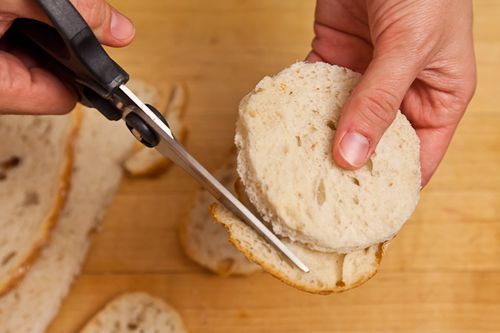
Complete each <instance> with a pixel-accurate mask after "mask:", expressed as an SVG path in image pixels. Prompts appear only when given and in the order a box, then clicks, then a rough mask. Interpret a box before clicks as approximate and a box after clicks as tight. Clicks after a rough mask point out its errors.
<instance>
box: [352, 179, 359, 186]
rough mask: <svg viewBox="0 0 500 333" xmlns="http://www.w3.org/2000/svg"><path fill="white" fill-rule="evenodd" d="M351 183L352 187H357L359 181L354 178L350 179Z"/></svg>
mask: <svg viewBox="0 0 500 333" xmlns="http://www.w3.org/2000/svg"><path fill="white" fill-rule="evenodd" d="M351 181H352V183H353V184H354V185H356V186H359V179H358V178H356V177H351Z"/></svg>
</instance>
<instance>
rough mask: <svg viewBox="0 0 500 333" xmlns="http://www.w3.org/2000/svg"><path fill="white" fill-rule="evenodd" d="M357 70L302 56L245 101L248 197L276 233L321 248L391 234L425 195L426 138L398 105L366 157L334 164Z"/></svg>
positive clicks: (241, 135) (242, 155) (241, 168)
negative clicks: (352, 167)
mask: <svg viewBox="0 0 500 333" xmlns="http://www.w3.org/2000/svg"><path fill="white" fill-rule="evenodd" d="M359 77H360V75H359V74H357V73H355V72H352V71H350V70H348V69H346V68H341V67H338V66H334V65H329V64H326V63H321V62H318V63H313V64H311V63H304V62H300V63H296V64H294V65H292V66H291V67H289V68H286V69H284V70H283V71H281V72H280V73H278V74H277V75H276V76H274V77H265V78H264V79H263V80H262V81H260V82H259V83H258V84H257V86H256V88H255V89H254V90H253V91H252V92H251V93H250V94H248V95H247V96H246V97H245V98H244V99H243V100H242V102H241V104H240V108H239V119H238V122H237V129H236V136H235V142H236V145H237V148H238V173H239V175H240V177H241V179H242V182H243V184H244V186H245V190H246V192H247V195H248V197H249V199H250V201H251V202H252V203H253V204H254V206H255V207H256V208H257V210H258V211H259V213H260V214H261V215H262V218H263V219H264V220H265V221H266V222H268V223H271V224H272V227H273V230H274V231H275V232H276V233H277V234H279V235H281V236H284V237H287V238H289V239H291V240H294V241H296V242H300V243H302V244H306V245H307V246H308V247H310V248H311V249H316V250H321V251H323V252H342V253H346V252H351V251H354V250H360V249H363V248H366V247H369V246H371V245H374V244H378V243H382V242H384V241H387V240H389V239H391V238H392V237H393V236H394V235H395V234H396V233H397V232H398V231H399V230H400V228H401V227H402V225H403V224H404V223H405V222H406V220H407V219H408V218H409V217H410V215H411V214H412V212H413V210H414V208H415V206H416V204H417V202H418V198H419V191H420V166H419V140H418V137H417V135H416V133H415V130H414V129H413V128H412V126H411V125H410V123H409V122H408V120H407V119H406V118H405V116H403V115H402V114H401V113H400V112H398V114H397V116H396V118H395V121H394V123H393V124H392V125H391V126H390V127H389V129H388V130H387V131H386V133H385V134H384V136H383V137H382V139H381V140H380V143H379V144H378V146H377V148H376V150H375V153H374V154H373V156H372V158H371V159H370V161H369V162H368V163H367V165H366V166H364V167H363V168H361V169H359V170H357V171H347V170H343V169H341V168H339V167H337V166H336V165H335V164H334V163H333V158H332V154H331V151H332V139H333V136H334V133H335V129H336V123H337V120H338V118H339V113H340V110H341V108H342V105H343V104H344V102H345V101H346V99H347V98H348V97H349V95H350V93H351V91H352V89H354V87H355V86H356V84H357V82H358V81H359Z"/></svg>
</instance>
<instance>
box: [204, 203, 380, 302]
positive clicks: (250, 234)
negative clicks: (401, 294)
mask: <svg viewBox="0 0 500 333" xmlns="http://www.w3.org/2000/svg"><path fill="white" fill-rule="evenodd" d="M211 211H212V217H213V219H214V220H215V221H216V222H218V223H220V224H222V225H223V226H224V227H226V229H227V231H228V232H229V240H230V241H231V243H232V244H233V245H234V246H235V247H236V248H237V249H238V250H240V251H241V252H242V253H244V254H245V256H246V257H247V258H248V259H250V260H251V261H253V262H255V263H257V264H259V265H260V266H262V268H263V269H264V270H265V271H266V272H268V273H270V274H271V275H273V276H274V277H276V278H278V279H280V280H281V281H283V282H285V283H287V284H288V285H290V286H292V287H295V288H297V289H300V290H303V291H307V292H310V293H315V294H330V293H337V292H341V291H345V290H348V289H351V288H354V287H357V286H359V285H361V284H363V283H364V282H366V281H367V280H368V279H370V278H371V277H372V276H373V275H375V273H376V272H377V269H378V267H379V264H380V261H381V259H382V255H383V253H384V251H385V249H386V246H387V245H386V244H387V243H384V244H376V245H372V246H370V247H368V248H366V249H362V250H358V251H354V252H351V253H348V254H343V253H335V252H333V253H325V252H318V251H315V250H311V249H309V248H307V247H305V246H302V245H300V244H297V243H293V242H291V241H289V240H286V239H282V242H283V243H284V244H285V245H286V246H287V247H288V248H289V249H290V250H291V251H292V252H293V253H294V254H295V255H297V256H298V257H299V258H300V259H301V260H302V261H303V262H304V263H305V264H306V265H307V266H308V267H309V269H310V272H309V273H304V272H303V271H301V270H300V269H299V268H297V267H295V266H292V265H291V264H290V263H289V262H288V261H287V260H286V259H285V258H284V257H283V256H281V254H280V253H278V251H276V249H275V248H274V247H272V246H271V245H270V244H268V243H267V242H266V241H265V240H264V239H263V238H262V237H260V236H259V235H257V233H256V232H255V231H254V230H253V229H252V228H250V227H249V226H247V225H246V224H245V223H244V222H242V221H241V220H239V219H238V218H237V217H235V216H234V215H233V214H232V213H231V212H229V211H228V210H227V209H225V208H224V207H222V206H221V205H219V204H218V203H215V204H213V205H212V206H211Z"/></svg>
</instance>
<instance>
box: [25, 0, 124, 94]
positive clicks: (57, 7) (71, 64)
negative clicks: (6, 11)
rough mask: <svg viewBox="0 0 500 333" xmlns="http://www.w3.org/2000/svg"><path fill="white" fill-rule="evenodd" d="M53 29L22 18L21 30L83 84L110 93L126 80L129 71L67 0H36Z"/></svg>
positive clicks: (102, 92)
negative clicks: (98, 38)
mask: <svg viewBox="0 0 500 333" xmlns="http://www.w3.org/2000/svg"><path fill="white" fill-rule="evenodd" d="M37 2H38V4H39V5H40V7H41V8H42V9H43V11H44V12H45V14H46V15H47V16H48V18H49V19H50V21H51V22H52V24H53V25H54V27H55V29H54V28H52V27H49V26H46V25H43V23H40V22H34V21H31V22H30V23H28V22H26V21H24V22H23V25H24V27H23V32H24V33H25V34H26V35H27V36H28V37H30V38H31V39H32V40H33V41H34V42H35V43H37V44H38V46H39V47H40V48H42V49H44V50H45V52H47V53H49V54H50V55H51V56H52V57H53V58H55V59H56V60H57V61H59V62H60V63H61V64H63V65H64V66H65V67H67V68H69V69H71V70H72V71H74V72H75V74H76V76H77V77H78V79H79V80H81V81H83V84H87V85H90V86H91V87H90V88H92V89H94V91H96V92H97V93H99V95H102V96H109V95H110V94H111V92H112V91H114V90H115V89H116V88H117V87H118V86H120V85H121V84H123V83H125V82H127V81H128V74H127V72H125V71H124V70H123V69H122V68H121V67H120V66H118V65H117V64H116V63H115V62H114V61H113V59H111V58H110V57H109V56H108V54H107V53H106V51H105V50H104V48H103V47H102V46H101V44H100V43H99V41H98V40H97V38H96V37H95V35H94V33H93V32H92V30H91V29H90V27H89V26H88V24H87V23H86V22H85V20H84V19H83V18H82V16H81V15H80V13H78V11H77V10H76V9H75V7H73V5H72V4H71V2H70V1H69V0H37Z"/></svg>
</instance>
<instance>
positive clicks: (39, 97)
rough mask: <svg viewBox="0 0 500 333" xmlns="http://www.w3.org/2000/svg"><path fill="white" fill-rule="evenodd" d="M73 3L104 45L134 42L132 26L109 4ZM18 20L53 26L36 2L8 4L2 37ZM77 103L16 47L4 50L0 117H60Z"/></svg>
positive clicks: (0, 10) (10, 0) (2, 7)
mask: <svg viewBox="0 0 500 333" xmlns="http://www.w3.org/2000/svg"><path fill="white" fill-rule="evenodd" d="M71 2H72V3H73V5H74V6H75V7H76V8H77V9H78V11H79V12H80V14H81V15H82V16H83V18H84V19H85V21H87V23H88V24H89V26H90V27H91V28H92V30H93V31H94V33H95V34H96V36H97V38H98V39H99V41H100V42H101V43H103V44H105V45H109V46H114V47H121V46H125V45H127V44H129V43H130V42H131V41H132V39H133V37H134V33H135V30H134V27H133V25H132V23H131V22H130V21H129V20H128V19H127V18H125V17H124V16H122V15H121V14H120V13H118V11H116V10H115V9H114V8H112V7H111V6H110V5H109V4H108V3H106V1H105V0H72V1H71ZM18 17H25V18H31V19H35V20H39V21H43V22H45V23H49V21H48V18H47V17H46V16H45V14H44V13H43V12H42V10H41V9H40V8H39V7H38V5H37V4H36V3H35V1H33V0H4V1H1V2H0V37H1V36H3V35H4V33H5V32H6V31H7V30H8V28H9V27H10V25H11V24H12V22H13V21H14V19H16V18H18ZM2 44H5V43H2ZM75 103H76V96H75V93H74V92H73V91H71V89H69V88H68V87H66V86H65V85H64V84H63V83H62V82H61V81H60V80H59V79H58V78H57V77H55V76H54V75H52V74H51V73H50V72H48V71H47V70H44V69H43V68H41V67H39V64H37V62H36V59H33V58H31V57H30V56H29V55H28V54H24V53H22V52H20V51H19V50H17V49H16V46H15V45H1V46H0V113H29V114H60V113H66V112H68V111H70V110H71V109H72V108H73V107H74V105H75Z"/></svg>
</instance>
